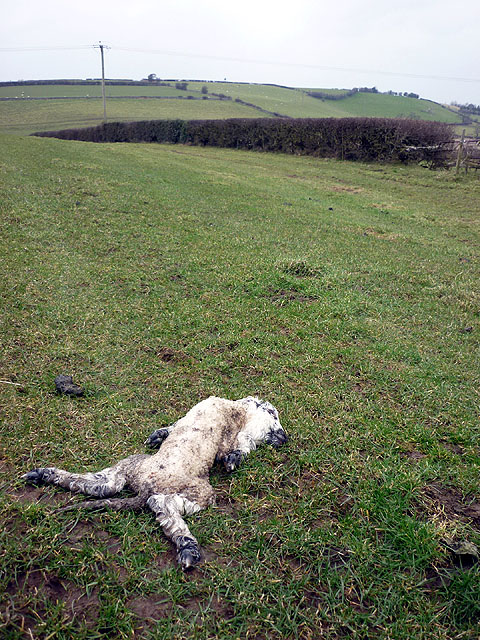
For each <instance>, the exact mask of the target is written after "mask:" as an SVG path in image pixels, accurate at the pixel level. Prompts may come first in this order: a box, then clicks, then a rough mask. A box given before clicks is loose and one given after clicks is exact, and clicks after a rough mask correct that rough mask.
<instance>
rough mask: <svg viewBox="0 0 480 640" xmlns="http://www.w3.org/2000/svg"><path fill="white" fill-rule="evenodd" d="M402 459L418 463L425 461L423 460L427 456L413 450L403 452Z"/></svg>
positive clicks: (401, 453)
mask: <svg viewBox="0 0 480 640" xmlns="http://www.w3.org/2000/svg"><path fill="white" fill-rule="evenodd" d="M400 457H401V458H405V459H406V460H410V461H411V462H418V461H419V460H423V458H426V457H427V454H426V453H422V452H421V451H417V450H416V449H411V450H409V451H401V452H400Z"/></svg>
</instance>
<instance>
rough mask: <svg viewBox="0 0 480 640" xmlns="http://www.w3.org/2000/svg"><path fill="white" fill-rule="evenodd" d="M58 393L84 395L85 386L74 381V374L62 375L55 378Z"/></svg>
mask: <svg viewBox="0 0 480 640" xmlns="http://www.w3.org/2000/svg"><path fill="white" fill-rule="evenodd" d="M55 388H56V389H57V393H65V394H66V395H67V396H83V393H84V391H83V388H82V387H79V386H78V384H75V383H74V382H73V379H72V376H64V375H60V376H57V377H56V378H55Z"/></svg>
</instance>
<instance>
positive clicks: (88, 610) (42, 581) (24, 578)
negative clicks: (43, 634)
mask: <svg viewBox="0 0 480 640" xmlns="http://www.w3.org/2000/svg"><path fill="white" fill-rule="evenodd" d="M6 593H7V594H8V596H9V600H8V602H7V604H6V605H0V614H1V617H2V619H3V621H4V625H5V627H4V630H5V631H8V629H14V628H15V627H17V628H18V627H20V628H23V629H25V632H26V634H27V637H39V636H36V634H35V627H36V625H37V624H38V621H39V620H42V618H43V617H44V615H45V611H46V603H52V604H59V603H60V604H63V612H64V617H65V619H66V620H68V621H69V622H72V621H73V620H79V621H81V622H82V623H84V624H86V625H87V626H91V625H93V624H95V623H96V621H97V619H98V614H99V610H100V603H99V600H98V596H97V590H96V589H93V590H92V591H90V592H89V593H88V594H87V593H86V592H85V591H84V590H83V589H82V588H80V587H78V586H76V585H74V584H73V583H72V582H70V581H69V580H65V579H61V578H59V577H58V576H56V575H54V574H50V573H48V572H46V571H44V570H42V569H34V570H32V571H29V572H28V573H22V574H20V575H19V576H18V578H17V580H16V581H15V580H12V581H10V583H9V584H8V585H7V589H6Z"/></svg>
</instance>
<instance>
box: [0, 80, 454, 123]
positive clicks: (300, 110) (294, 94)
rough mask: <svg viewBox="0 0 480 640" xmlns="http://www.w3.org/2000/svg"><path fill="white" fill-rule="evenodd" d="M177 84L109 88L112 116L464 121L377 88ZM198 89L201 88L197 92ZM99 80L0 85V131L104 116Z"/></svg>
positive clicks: (421, 101)
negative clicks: (321, 95) (347, 89)
mask: <svg viewBox="0 0 480 640" xmlns="http://www.w3.org/2000/svg"><path fill="white" fill-rule="evenodd" d="M186 85H187V86H186V89H180V88H178V87H177V86H176V82H175V81H170V82H169V84H168V86H161V85H159V84H152V85H142V84H139V83H137V84H135V83H129V84H125V85H117V84H116V85H109V84H107V87H106V95H107V116H108V118H109V119H110V120H143V119H161V118H182V119H198V118H200V119H204V118H249V117H250V118H254V117H255V118H256V117H272V116H279V115H280V116H284V117H290V118H325V117H333V118H342V117H352V116H363V117H388V118H415V119H421V120H436V121H441V122H448V123H451V124H461V121H462V119H461V116H460V115H459V114H458V113H455V111H454V110H450V109H448V108H446V107H444V106H442V105H440V104H438V103H436V102H432V101H430V100H425V99H416V98H408V97H404V96H392V95H388V94H382V93H356V94H354V95H348V94H347V93H346V92H345V97H344V98H342V99H335V100H333V99H332V100H329V99H318V98H314V97H312V96H311V95H309V92H311V91H321V92H322V93H324V94H328V93H330V94H332V95H335V94H337V96H338V93H339V90H334V89H296V88H289V87H281V86H277V85H267V84H246V83H228V82H204V81H188V82H187V83H186ZM202 90H203V91H202ZM102 117H103V106H102V100H101V86H100V83H97V84H88V85H87V84H40V83H35V84H21V85H19V84H16V85H9V86H0V130H1V131H4V132H10V133H17V134H28V133H31V132H33V131H37V130H48V129H55V128H66V127H78V126H88V125H91V124H97V123H99V122H101V121H102Z"/></svg>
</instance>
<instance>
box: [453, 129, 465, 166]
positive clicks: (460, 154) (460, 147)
mask: <svg viewBox="0 0 480 640" xmlns="http://www.w3.org/2000/svg"><path fill="white" fill-rule="evenodd" d="M464 140H465V129H464V130H463V131H462V139H461V141H460V144H459V145H458V153H457V166H456V167H455V173H456V174H457V175H458V173H459V171H460V164H461V162H462V156H463V143H464Z"/></svg>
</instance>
